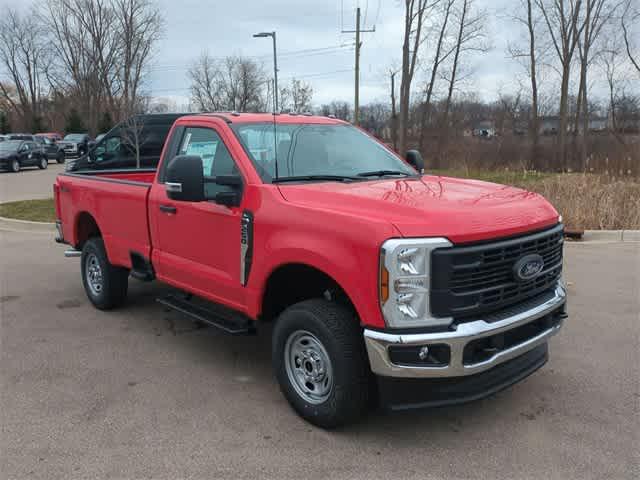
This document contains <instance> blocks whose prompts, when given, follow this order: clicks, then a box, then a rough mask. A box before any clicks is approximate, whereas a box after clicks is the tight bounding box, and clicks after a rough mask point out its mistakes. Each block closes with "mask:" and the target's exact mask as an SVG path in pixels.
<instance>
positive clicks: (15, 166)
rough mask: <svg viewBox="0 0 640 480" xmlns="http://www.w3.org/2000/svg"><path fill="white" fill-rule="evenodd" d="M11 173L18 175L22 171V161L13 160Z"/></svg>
mask: <svg viewBox="0 0 640 480" xmlns="http://www.w3.org/2000/svg"><path fill="white" fill-rule="evenodd" d="M11 171H12V172H13V173H18V172H19V171H20V161H19V160H17V159H14V160H11Z"/></svg>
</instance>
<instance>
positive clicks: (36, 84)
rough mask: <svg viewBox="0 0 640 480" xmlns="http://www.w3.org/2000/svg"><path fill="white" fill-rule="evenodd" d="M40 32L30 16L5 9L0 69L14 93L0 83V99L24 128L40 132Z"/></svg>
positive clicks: (43, 61)
mask: <svg viewBox="0 0 640 480" xmlns="http://www.w3.org/2000/svg"><path fill="white" fill-rule="evenodd" d="M41 32H42V28H41V26H40V25H39V24H38V23H37V19H36V18H35V17H34V16H33V15H30V14H26V15H24V16H22V15H20V14H19V13H18V12H17V11H16V10H13V9H10V8H9V9H7V10H6V12H5V13H4V14H3V17H2V19H0V65H2V67H3V70H5V71H6V73H7V77H8V80H9V83H10V84H11V85H13V87H14V89H9V88H8V87H7V85H5V84H4V83H2V82H0V96H2V98H3V99H4V101H5V102H6V103H8V104H9V105H10V106H11V107H12V109H13V110H14V111H15V112H16V113H18V114H19V115H21V116H22V117H23V119H24V121H25V126H26V127H27V128H31V129H33V130H38V129H39V126H40V125H39V124H40V121H41V118H40V104H41V100H42V98H43V96H44V93H45V92H44V85H43V81H42V72H43V70H44V69H45V68H46V61H47V60H46V48H45V42H44V39H43V36H42V33H41Z"/></svg>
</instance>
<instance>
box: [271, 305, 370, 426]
mask: <svg viewBox="0 0 640 480" xmlns="http://www.w3.org/2000/svg"><path fill="white" fill-rule="evenodd" d="M272 348H273V349H272V358H273V367H274V370H275V375H276V377H277V378H278V382H279V383H280V389H281V390H282V393H283V394H284V396H285V397H286V398H287V400H288V401H289V403H290V404H291V406H292V407H293V408H294V410H296V412H298V414H299V415H300V416H301V417H303V418H304V419H305V420H307V421H309V422H311V423H313V424H314V425H318V426H320V427H323V428H335V427H339V426H342V425H346V424H349V423H353V422H355V421H357V420H358V419H359V418H360V417H361V416H362V415H363V414H364V413H365V412H366V410H367V407H368V397H369V375H370V373H369V367H368V363H367V358H366V353H365V349H364V342H363V339H362V330H361V328H360V326H359V324H358V322H357V319H355V318H354V315H353V313H351V311H349V309H347V308H346V307H344V306H342V305H339V304H336V303H334V302H329V301H327V300H323V299H313V300H306V301H303V302H300V303H297V304H295V305H293V306H291V307H289V308H288V309H286V310H285V311H284V312H283V313H282V314H281V315H280V317H279V318H278V320H277V322H276V325H275V327H274V331H273V347H272Z"/></svg>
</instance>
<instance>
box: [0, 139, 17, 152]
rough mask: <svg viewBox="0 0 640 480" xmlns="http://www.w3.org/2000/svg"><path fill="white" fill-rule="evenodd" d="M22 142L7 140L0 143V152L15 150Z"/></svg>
mask: <svg viewBox="0 0 640 480" xmlns="http://www.w3.org/2000/svg"><path fill="white" fill-rule="evenodd" d="M21 143H22V140H7V141H4V142H2V143H0V152H7V151H13V150H17V149H18V147H19V146H20V144H21Z"/></svg>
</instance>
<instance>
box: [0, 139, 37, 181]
mask: <svg viewBox="0 0 640 480" xmlns="http://www.w3.org/2000/svg"><path fill="white" fill-rule="evenodd" d="M26 166H35V167H38V168H40V169H42V170H44V169H45V168H47V167H48V166H49V161H48V160H47V157H46V156H45V154H44V153H43V152H42V149H41V148H40V146H39V145H38V144H37V143H35V142H34V141H31V140H5V141H4V142H2V143H0V168H6V169H9V170H11V171H12V172H14V173H17V172H19V171H20V169H21V168H22V167H26Z"/></svg>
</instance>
